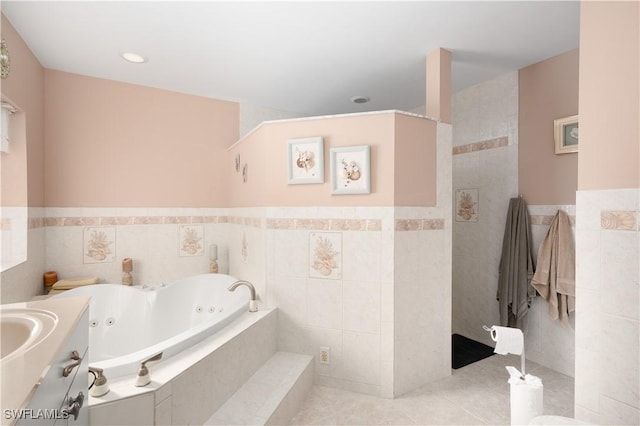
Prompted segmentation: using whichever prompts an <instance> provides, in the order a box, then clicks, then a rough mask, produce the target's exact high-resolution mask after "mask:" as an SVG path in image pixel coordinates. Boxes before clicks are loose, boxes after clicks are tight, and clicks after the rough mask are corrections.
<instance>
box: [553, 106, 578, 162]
mask: <svg viewBox="0 0 640 426" xmlns="http://www.w3.org/2000/svg"><path fill="white" fill-rule="evenodd" d="M553 131H554V133H553V134H554V139H555V142H556V154H567V153H570V152H578V116H577V115H572V116H571V117H564V118H558V119H556V120H553Z"/></svg>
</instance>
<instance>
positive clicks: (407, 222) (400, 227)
mask: <svg viewBox="0 0 640 426" xmlns="http://www.w3.org/2000/svg"><path fill="white" fill-rule="evenodd" d="M441 229H444V219H396V221H395V230H396V231H437V230H441Z"/></svg>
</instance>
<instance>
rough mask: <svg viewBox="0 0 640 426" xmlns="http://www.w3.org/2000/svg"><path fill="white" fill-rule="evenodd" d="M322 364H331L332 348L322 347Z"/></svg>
mask: <svg viewBox="0 0 640 426" xmlns="http://www.w3.org/2000/svg"><path fill="white" fill-rule="evenodd" d="M320 364H331V348H328V347H326V346H322V347H320Z"/></svg>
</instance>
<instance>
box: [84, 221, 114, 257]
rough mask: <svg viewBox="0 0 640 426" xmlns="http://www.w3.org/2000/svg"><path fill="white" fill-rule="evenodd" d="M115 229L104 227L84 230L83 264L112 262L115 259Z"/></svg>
mask: <svg viewBox="0 0 640 426" xmlns="http://www.w3.org/2000/svg"><path fill="white" fill-rule="evenodd" d="M115 241H116V228H115V227H113V226H104V227H99V228H84V235H83V243H84V244H83V247H82V253H83V256H82V258H83V261H82V262H83V263H106V262H113V260H114V259H115V257H116V253H115V251H116V247H115Z"/></svg>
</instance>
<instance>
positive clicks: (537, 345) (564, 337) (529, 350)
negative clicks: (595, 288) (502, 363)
mask: <svg viewBox="0 0 640 426" xmlns="http://www.w3.org/2000/svg"><path fill="white" fill-rule="evenodd" d="M560 209H561V210H564V211H565V212H566V213H567V214H568V215H569V218H570V220H571V222H572V224H573V228H572V231H573V237H574V239H575V232H576V230H575V211H576V206H575V205H562V206H561V205H544V206H542V205H531V206H529V217H530V219H531V234H532V237H533V252H534V258H535V259H537V256H538V248H539V247H540V243H541V242H542V240H543V239H544V237H545V236H546V235H547V231H548V230H549V224H550V223H551V220H552V219H553V217H554V215H555V214H556V212H557V211H558V210H560ZM575 324H576V314H575V313H572V314H571V316H570V317H569V326H567V327H564V326H562V324H561V323H560V321H558V320H552V319H551V318H550V316H549V304H548V303H547V302H546V301H545V300H544V299H542V298H541V297H536V298H535V299H534V300H533V303H532V304H531V308H530V309H529V331H528V333H527V336H526V345H525V353H526V357H527V359H530V360H531V361H534V362H537V363H538V364H540V365H543V366H545V367H548V368H551V369H553V370H556V371H558V372H560V373H562V374H566V375H567V376H570V377H575V328H576V325H575Z"/></svg>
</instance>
